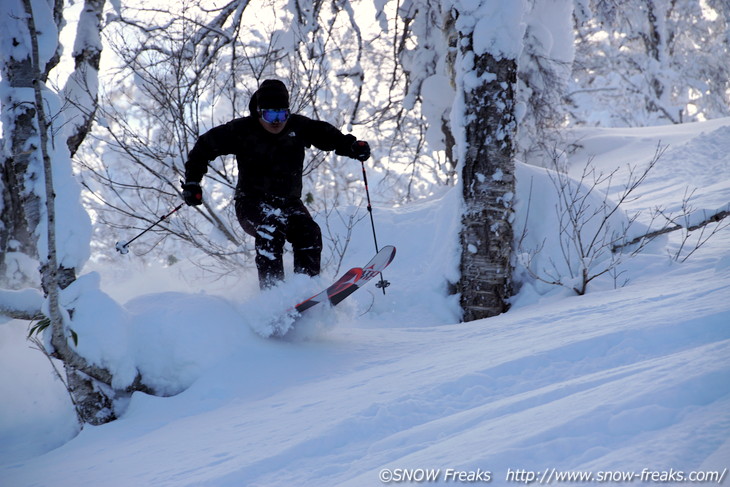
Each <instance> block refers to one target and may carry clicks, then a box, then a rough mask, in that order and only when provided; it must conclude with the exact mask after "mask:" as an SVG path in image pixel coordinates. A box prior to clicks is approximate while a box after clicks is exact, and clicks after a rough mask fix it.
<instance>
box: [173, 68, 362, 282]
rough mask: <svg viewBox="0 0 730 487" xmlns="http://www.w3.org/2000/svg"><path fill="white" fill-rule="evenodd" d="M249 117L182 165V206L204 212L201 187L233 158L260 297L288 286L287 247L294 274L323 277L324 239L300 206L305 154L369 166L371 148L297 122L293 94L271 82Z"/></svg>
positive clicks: (213, 135)
mask: <svg viewBox="0 0 730 487" xmlns="http://www.w3.org/2000/svg"><path fill="white" fill-rule="evenodd" d="M249 110H250V112H251V114H250V115H249V116H248V117H243V118H238V119H235V120H232V121H230V122H228V123H226V124H224V125H220V126H218V127H215V128H212V129H211V130H209V131H208V132H206V133H204V134H203V135H201V136H200V137H199V138H198V140H197V141H196V143H195V145H194V146H193V149H192V150H191V151H190V154H189V155H188V160H187V162H186V163H185V182H184V183H183V185H182V189H183V198H184V200H185V203H187V204H188V205H191V206H192V205H200V204H202V202H203V191H202V188H201V186H200V181H201V180H202V179H203V175H204V174H205V173H206V171H207V170H208V162H210V161H211V160H213V159H215V158H216V157H218V156H221V155H226V154H235V156H236V161H237V163H238V183H237V185H236V192H235V209H236V217H237V218H238V221H239V223H240V224H241V227H242V228H243V230H244V231H245V232H246V233H247V234H249V235H251V236H253V237H254V239H255V248H256V268H257V270H258V275H259V286H260V287H261V289H266V288H269V287H271V286H273V285H275V284H276V283H278V282H279V281H281V280H283V279H284V264H283V259H282V255H283V250H284V243H285V241H289V242H290V243H291V245H292V249H293V252H294V272H297V273H301V274H306V275H309V276H316V275H318V274H319V271H320V255H321V253H322V232H321V230H320V228H319V225H317V223H316V222H315V221H314V220H313V219H312V216H311V215H310V214H309V211H308V210H307V208H306V207H305V206H304V203H303V202H302V200H301V196H302V176H303V168H304V149H305V148H308V147H311V146H315V147H316V148H318V149H321V150H326V151H332V150H334V151H335V154H337V155H341V156H347V157H350V158H352V159H357V160H360V161H366V160H367V159H368V158H370V146H369V145H368V143H367V142H364V141H360V140H357V139H356V138H355V136H354V135H349V134H348V135H344V134H343V133H342V132H340V131H339V130H338V129H336V128H335V127H334V126H333V125H331V124H329V123H327V122H323V121H318V120H312V119H310V118H307V117H305V116H302V115H298V114H293V113H291V111H290V109H289V92H288V90H287V88H286V86H285V85H284V83H282V82H281V81H279V80H276V79H267V80H265V81H264V82H263V83H261V85H260V86H259V88H258V90H257V91H256V92H255V93H254V94H253V96H252V97H251V101H250V103H249Z"/></svg>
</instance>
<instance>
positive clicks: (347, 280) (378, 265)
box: [294, 245, 395, 313]
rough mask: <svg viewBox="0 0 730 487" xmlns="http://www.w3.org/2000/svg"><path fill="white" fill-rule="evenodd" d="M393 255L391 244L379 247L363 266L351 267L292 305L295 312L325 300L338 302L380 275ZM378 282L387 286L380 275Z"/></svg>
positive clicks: (393, 250) (393, 248) (332, 302)
mask: <svg viewBox="0 0 730 487" xmlns="http://www.w3.org/2000/svg"><path fill="white" fill-rule="evenodd" d="M394 257H395V247H393V246H392V245H386V246H385V247H383V248H382V249H380V252H378V253H377V254H375V257H373V258H372V259H371V260H370V262H368V263H367V264H365V267H353V268H352V269H350V270H349V271H347V272H345V273H344V274H343V275H342V277H340V278H339V279H337V281H335V283H334V284H332V285H331V286H329V287H328V288H327V289H325V290H324V291H322V292H321V293H318V294H315V295H314V296H312V297H311V298H309V299H305V300H304V301H302V302H301V303H299V304H297V305H296V306H294V310H295V311H296V312H297V313H302V312H304V311H305V310H308V309H310V308H312V307H314V306H316V305H318V304H319V303H323V302H327V301H329V303H330V304H331V305H332V306H335V305H337V304H339V303H340V302H342V300H343V299H345V298H346V297H347V296H349V295H350V294H352V293H354V292H355V291H357V290H358V289H360V288H361V287H362V286H364V285H365V284H366V283H367V282H368V281H370V280H371V279H373V278H375V277H378V276H381V273H382V272H383V269H385V268H386V267H388V265H389V264H390V263H391V262H392V261H393V258H394ZM378 284H380V287H383V286H387V284H386V281H384V280H383V279H382V277H381V278H380V281H379V283H378Z"/></svg>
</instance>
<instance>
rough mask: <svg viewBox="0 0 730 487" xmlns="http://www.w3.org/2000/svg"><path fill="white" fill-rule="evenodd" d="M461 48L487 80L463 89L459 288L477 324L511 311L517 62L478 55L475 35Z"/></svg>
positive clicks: (467, 312)
mask: <svg viewBox="0 0 730 487" xmlns="http://www.w3.org/2000/svg"><path fill="white" fill-rule="evenodd" d="M465 41H466V42H465ZM461 45H462V54H464V55H465V57H467V58H468V57H469V56H468V55H467V54H469V55H473V56H474V72H473V74H474V75H475V76H476V77H477V79H481V80H487V81H482V82H481V83H480V84H479V85H478V86H476V87H474V88H473V89H468V88H467V89H465V90H464V111H465V113H464V119H465V127H464V132H465V138H466V145H465V147H466V150H465V151H464V155H463V157H464V161H463V171H462V181H463V196H464V214H463V217H462V225H463V226H462V231H461V280H460V281H459V285H458V289H459V291H460V293H461V307H462V309H463V311H464V320H465V321H472V320H476V319H480V318H487V317H490V316H495V315H498V314H500V313H502V312H504V311H506V310H507V309H508V307H509V304H508V298H509V297H510V295H511V271H512V269H511V264H510V258H511V248H512V225H511V219H512V213H513V208H512V205H513V200H514V191H515V179H514V160H513V154H514V147H513V144H514V137H515V132H516V121H515V115H514V100H515V93H514V90H515V83H516V73H517V63H516V61H515V60H514V59H509V58H502V59H496V58H495V57H494V56H493V55H491V54H489V53H484V54H479V55H476V54H474V53H473V50H472V48H471V38H470V37H466V38H462V39H461ZM490 73H492V74H490Z"/></svg>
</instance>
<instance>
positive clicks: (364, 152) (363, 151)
mask: <svg viewBox="0 0 730 487" xmlns="http://www.w3.org/2000/svg"><path fill="white" fill-rule="evenodd" d="M351 157H352V158H353V159H357V160H358V161H367V160H368V159H370V144H368V143H367V142H365V141H364V140H356V141H355V142H354V143H353V144H352V156H351Z"/></svg>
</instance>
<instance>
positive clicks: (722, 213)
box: [611, 204, 730, 252]
mask: <svg viewBox="0 0 730 487" xmlns="http://www.w3.org/2000/svg"><path fill="white" fill-rule="evenodd" d="M729 208H730V204H728V205H726V206H725V207H724V208H721V209H719V210H717V211H716V212H715V213H714V214H713V215H711V216H709V217H707V218H705V219H703V220H701V221H699V222H697V223H694V224H692V225H690V226H684V225H679V224H677V225H674V226H670V227H665V228H662V229H660V230H655V231H653V232H649V233H647V234H644V235H641V236H640V237H636V238H634V239H632V240H629V241H628V242H624V243H620V244H616V245H614V246H612V247H611V252H616V251H618V250H620V249H622V248H624V247H628V246H630V245H634V244H637V243H639V242H641V241H642V240H644V239H648V238H655V237H658V236H659V235H664V234H665V233H670V232H676V231H677V230H682V229H686V230H687V231H689V232H691V231H694V230H697V229H699V228H702V227H704V226H705V225H709V224H710V223H716V222H719V221H721V220H722V219H723V218H725V217H727V216H728V215H730V209H729Z"/></svg>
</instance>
